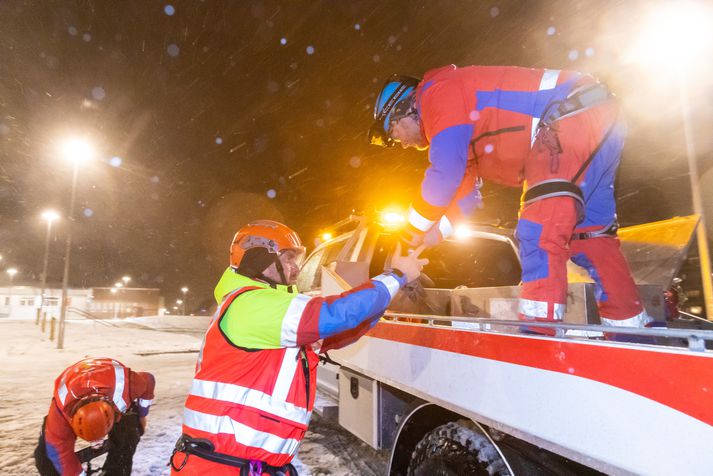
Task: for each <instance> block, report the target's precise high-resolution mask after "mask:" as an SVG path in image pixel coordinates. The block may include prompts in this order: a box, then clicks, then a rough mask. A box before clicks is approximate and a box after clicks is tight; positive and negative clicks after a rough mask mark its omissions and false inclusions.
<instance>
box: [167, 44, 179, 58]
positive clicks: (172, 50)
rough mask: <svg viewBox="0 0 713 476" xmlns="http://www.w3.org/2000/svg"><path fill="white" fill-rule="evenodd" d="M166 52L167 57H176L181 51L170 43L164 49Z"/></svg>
mask: <svg viewBox="0 0 713 476" xmlns="http://www.w3.org/2000/svg"><path fill="white" fill-rule="evenodd" d="M166 52H167V53H168V55H169V56H173V57H176V56H178V54H179V53H180V52H181V49H180V48H179V47H178V45H177V44H175V43H171V44H170V45H168V46H167V47H166Z"/></svg>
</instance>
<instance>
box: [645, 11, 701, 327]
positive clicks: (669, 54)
mask: <svg viewBox="0 0 713 476" xmlns="http://www.w3.org/2000/svg"><path fill="white" fill-rule="evenodd" d="M647 20H648V21H647V22H646V23H645V24H644V27H643V28H642V30H641V34H640V36H639V38H638V41H637V42H635V43H634V48H633V50H632V53H633V57H634V58H636V59H637V60H638V61H640V62H642V63H644V64H647V65H649V66H652V67H654V68H656V76H659V77H660V76H661V75H660V72H661V71H667V70H673V72H674V73H675V74H676V76H677V82H678V88H679V98H680V102H681V115H682V116H683V134H684V138H685V141H686V157H687V159H688V171H689V178H690V181H691V195H692V199H693V213H695V214H696V215H698V216H699V217H700V222H699V223H698V227H697V229H696V240H697V242H698V254H699V257H700V263H701V280H702V284H703V297H704V302H705V308H706V317H707V318H708V320H712V321H713V279H711V260H710V253H709V250H708V238H707V236H706V221H705V213H704V212H705V210H704V209H703V201H702V200H701V191H700V179H699V177H698V164H697V161H696V145H695V140H694V137H693V132H692V130H691V124H692V115H691V106H690V99H689V83H688V77H689V75H691V74H693V73H694V66H696V65H698V64H707V58H708V57H709V56H710V51H706V50H710V46H711V44H712V43H713V34H712V33H711V29H710V28H709V25H710V24H711V22H712V21H713V10H711V8H710V7H708V6H705V5H703V4H702V3H695V2H671V3H666V4H663V5H657V6H656V7H655V9H654V10H652V11H651V14H650V15H649V17H648V19H647Z"/></svg>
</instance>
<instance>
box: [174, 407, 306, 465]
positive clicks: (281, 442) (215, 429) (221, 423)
mask: <svg viewBox="0 0 713 476" xmlns="http://www.w3.org/2000/svg"><path fill="white" fill-rule="evenodd" d="M183 424H184V425H186V426H188V427H191V428H195V429H196V430H199V431H203V432H206V433H212V434H214V435H218V434H221V433H222V434H229V435H234V436H235V441H236V442H238V443H240V444H241V445H244V446H250V447H257V448H262V449H263V450H265V451H269V452H270V453H274V454H286V455H294V454H295V453H296V452H297V448H298V447H299V445H300V442H299V441H298V440H295V439H293V438H280V437H279V436H276V435H273V434H272V433H268V432H265V431H260V430H256V429H254V428H251V427H249V426H247V425H243V424H242V423H240V422H239V421H236V420H233V419H232V418H230V417H229V416H227V415H222V416H217V415H211V414H209V413H203V412H198V411H195V410H191V409H190V408H186V409H185V410H184V411H183Z"/></svg>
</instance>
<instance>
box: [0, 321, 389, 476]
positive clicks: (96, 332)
mask: <svg viewBox="0 0 713 476" xmlns="http://www.w3.org/2000/svg"><path fill="white" fill-rule="evenodd" d="M207 322H208V321H207V319H205V318H199V319H196V320H193V321H191V318H182V319H177V320H176V321H171V318H161V319H160V320H159V319H156V318H154V320H152V319H150V318H143V319H133V320H126V321H123V322H121V321H111V322H87V321H68V323H67V327H66V334H65V345H64V347H65V348H64V349H63V350H57V349H56V342H51V341H50V340H49V338H48V332H49V331H48V332H47V333H45V334H42V332H41V331H40V328H39V326H36V325H35V324H34V322H33V321H16V320H6V319H3V320H0V335H1V336H2V338H1V339H0V359H2V360H1V361H2V365H1V366H0V455H2V458H0V474H2V475H27V474H36V470H35V466H34V460H33V458H32V452H33V451H34V448H35V446H36V445H37V437H38V435H39V430H40V425H41V423H42V419H43V417H44V416H45V415H46V413H47V409H48V408H49V404H50V400H51V396H52V389H53V385H54V380H55V378H56V377H57V376H58V375H59V374H60V373H61V372H62V370H64V369H65V368H66V367H68V366H69V365H71V364H72V363H74V362H76V361H78V360H80V359H83V358H85V357H111V358H114V359H117V360H119V361H120V362H122V363H124V364H126V365H128V366H129V367H131V368H132V369H134V370H139V371H148V372H152V373H153V374H154V375H155V376H156V398H155V400H154V405H153V407H152V408H151V413H150V415H149V419H148V429H147V431H146V434H145V435H144V437H143V438H142V439H141V443H140V444H139V447H138V450H137V451H136V455H135V457H134V471H133V474H134V475H138V476H155V475H167V474H169V471H168V468H167V466H166V464H167V462H168V457H169V456H170V454H171V450H172V448H173V445H174V443H175V441H176V439H177V438H178V436H179V435H180V432H181V415H182V409H183V402H184V400H185V398H186V394H187V391H188V389H189V387H190V382H191V378H192V377H193V368H194V365H195V360H196V357H197V352H198V349H199V347H200V337H199V336H200V329H199V327H200V326H205V325H207ZM298 459H299V460H301V461H297V460H296V461H295V466H296V467H297V469H298V471H299V474H300V475H302V476H327V475H344V476H346V475H358V476H365V475H377V474H383V473H384V471H385V455H384V454H383V452H381V453H380V452H376V451H374V450H372V449H371V448H369V447H368V446H367V445H365V444H364V443H361V442H360V441H358V440H357V439H356V438H354V437H353V436H352V435H349V434H347V433H346V432H345V431H344V430H342V429H341V428H338V427H337V426H336V425H334V424H333V423H330V422H327V421H320V420H319V419H318V418H313V422H312V425H311V429H310V431H309V432H308V433H307V436H306V438H305V440H304V442H303V445H302V447H301V449H300V452H299V454H298Z"/></svg>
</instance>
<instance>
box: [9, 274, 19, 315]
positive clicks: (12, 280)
mask: <svg viewBox="0 0 713 476" xmlns="http://www.w3.org/2000/svg"><path fill="white" fill-rule="evenodd" d="M7 274H8V275H10V296H9V297H8V306H7V317H12V287H13V284H14V281H15V275H16V274H17V269H16V268H8V269H7Z"/></svg>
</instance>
